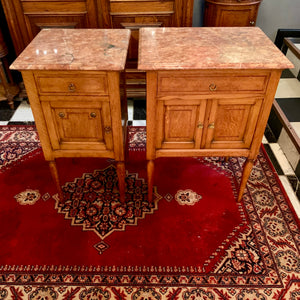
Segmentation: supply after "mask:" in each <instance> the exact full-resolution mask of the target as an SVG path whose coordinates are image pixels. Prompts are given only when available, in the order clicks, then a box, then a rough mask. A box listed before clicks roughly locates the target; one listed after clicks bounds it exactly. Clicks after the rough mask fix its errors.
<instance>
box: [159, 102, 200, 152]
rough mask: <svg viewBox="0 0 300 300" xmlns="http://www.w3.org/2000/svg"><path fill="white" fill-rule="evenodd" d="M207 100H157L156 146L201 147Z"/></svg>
mask: <svg viewBox="0 0 300 300" xmlns="http://www.w3.org/2000/svg"><path fill="white" fill-rule="evenodd" d="M205 108H206V101H205V100H185V101H183V100H167V101H157V114H156V116H157V119H156V126H157V127H156V128H157V129H156V134H157V135H156V148H157V149H195V148H200V143H201V137H202V131H203V123H204V116H205Z"/></svg>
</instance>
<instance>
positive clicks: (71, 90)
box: [68, 83, 76, 92]
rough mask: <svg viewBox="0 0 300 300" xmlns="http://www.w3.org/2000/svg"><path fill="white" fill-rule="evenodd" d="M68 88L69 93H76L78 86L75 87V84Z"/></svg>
mask: <svg viewBox="0 0 300 300" xmlns="http://www.w3.org/2000/svg"><path fill="white" fill-rule="evenodd" d="M68 88H69V91H70V92H75V91H76V86H75V84H74V83H70V84H69V85H68Z"/></svg>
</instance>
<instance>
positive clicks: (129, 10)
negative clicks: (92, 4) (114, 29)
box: [110, 0, 174, 15]
mask: <svg viewBox="0 0 300 300" xmlns="http://www.w3.org/2000/svg"><path fill="white" fill-rule="evenodd" d="M172 11H174V1H128V0H127V1H125V0H124V1H111V2H110V14H111V15H126V14H135V15H136V14H143V13H144V14H151V15H153V14H155V13H160V12H161V13H165V12H172Z"/></svg>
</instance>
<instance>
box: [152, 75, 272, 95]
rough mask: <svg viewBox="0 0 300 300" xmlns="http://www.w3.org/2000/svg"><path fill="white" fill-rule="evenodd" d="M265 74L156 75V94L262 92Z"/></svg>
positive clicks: (266, 79) (264, 85) (264, 86)
mask: <svg viewBox="0 0 300 300" xmlns="http://www.w3.org/2000/svg"><path fill="white" fill-rule="evenodd" d="M267 82H268V76H267V75H249V76H239V75H232V76H228V75H227V76H226V77H225V76H212V75H207V76H203V75H200V76H198V75H195V76H193V75H176V76H172V75H168V74H166V75H163V74H160V75H158V94H159V95H161V94H168V93H172V94H175V93H177V94H178V93H210V92H211V93H228V92H230V93H236V92H243V93H244V92H245V93H247V92H258V93H264V92H265V89H266V85H267Z"/></svg>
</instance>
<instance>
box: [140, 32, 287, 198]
mask: <svg viewBox="0 0 300 300" xmlns="http://www.w3.org/2000/svg"><path fill="white" fill-rule="evenodd" d="M139 47H140V49H139V50H140V56H139V69H141V70H146V71H147V154H146V155H147V160H148V164H147V173H148V193H149V201H151V200H152V187H153V181H154V161H155V159H156V158H159V157H174V159H175V157H180V156H192V157H193V156H225V157H228V156H244V157H246V158H247V160H246V163H245V165H244V170H243V174H242V177H241V181H240V189H239V193H238V197H237V200H238V201H240V200H241V199H242V196H243V193H244V189H245V187H246V183H247V180H248V177H249V175H250V172H251V169H252V166H253V163H254V160H255V158H256V156H257V154H258V151H259V148H260V145H261V141H262V137H263V134H264V130H265V126H266V123H267V120H268V116H269V113H270V109H271V107H272V103H273V100H274V95H275V92H276V88H277V84H278V82H279V79H280V75H281V71H282V69H285V68H289V67H292V66H293V65H292V63H290V62H289V60H288V59H287V58H286V57H285V56H284V55H283V54H282V53H281V52H280V51H279V50H278V49H277V47H275V45H274V44H273V43H272V42H271V41H270V40H269V39H268V38H267V37H266V36H265V34H264V33H263V32H262V31H261V30H260V29H259V28H257V27H255V28H246V27H239V28H228V27H226V28H225V27H224V28H221V27H210V28H206V27H202V28H195V27H193V28H163V29H158V28H155V29H150V28H144V29H142V30H141V31H140V46H139ZM195 176H196V175H195Z"/></svg>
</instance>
